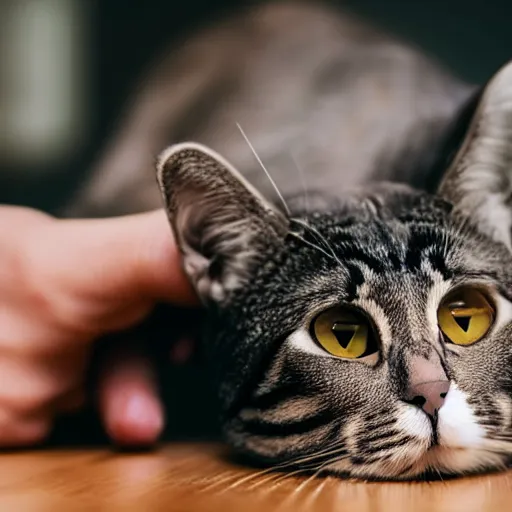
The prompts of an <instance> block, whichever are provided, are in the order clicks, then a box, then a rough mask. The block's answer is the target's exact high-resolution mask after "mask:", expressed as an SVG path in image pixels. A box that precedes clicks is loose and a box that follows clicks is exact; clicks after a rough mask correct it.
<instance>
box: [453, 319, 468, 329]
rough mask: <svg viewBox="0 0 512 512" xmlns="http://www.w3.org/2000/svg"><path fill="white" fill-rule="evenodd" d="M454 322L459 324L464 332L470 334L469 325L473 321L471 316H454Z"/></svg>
mask: <svg viewBox="0 0 512 512" xmlns="http://www.w3.org/2000/svg"><path fill="white" fill-rule="evenodd" d="M453 318H454V320H455V321H456V322H457V324H458V326H459V327H460V328H461V329H462V330H463V331H464V332H468V329H469V323H470V321H471V317H470V316H454V317H453Z"/></svg>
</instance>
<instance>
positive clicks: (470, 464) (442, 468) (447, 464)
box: [406, 446, 504, 478]
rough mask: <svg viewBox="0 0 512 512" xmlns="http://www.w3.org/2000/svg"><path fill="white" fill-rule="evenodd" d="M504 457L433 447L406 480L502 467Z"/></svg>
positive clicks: (459, 449) (462, 449)
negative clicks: (430, 473) (425, 475)
mask: <svg viewBox="0 0 512 512" xmlns="http://www.w3.org/2000/svg"><path fill="white" fill-rule="evenodd" d="M503 465H504V456H503V455H501V454H498V453H493V452H489V451H485V450H478V449H471V448H449V447H446V446H433V447H432V448H430V449H429V450H427V451H426V452H425V454H424V455H423V457H421V458H420V459H419V460H418V463H417V464H416V465H415V466H414V468H413V469H412V470H411V472H410V473H409V474H408V475H407V476H406V478H407V477H408V478H413V477H414V476H415V475H420V474H422V473H425V472H427V471H429V472H433V473H438V474H441V475H464V474H468V473H477V472H481V471H486V470H491V469H497V468H500V467H503Z"/></svg>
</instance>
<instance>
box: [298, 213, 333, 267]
mask: <svg viewBox="0 0 512 512" xmlns="http://www.w3.org/2000/svg"><path fill="white" fill-rule="evenodd" d="M290 220H291V221H293V222H296V223H297V224H300V225H301V226H303V227H304V228H306V229H309V231H310V232H311V233H313V234H314V235H316V236H317V237H318V238H319V239H320V241H321V242H323V243H324V244H325V246H326V247H327V249H329V251H330V253H331V255H332V257H333V258H334V259H335V260H336V261H337V262H338V263H339V264H340V265H342V263H341V261H340V259H339V258H338V256H336V253H335V252H334V249H333V247H332V246H331V245H330V244H329V242H328V241H327V239H326V238H325V237H324V236H323V235H322V233H320V231H318V230H317V229H316V228H314V227H313V226H310V225H309V224H308V223H307V222H306V221H304V220H302V219H297V218H292V219H290Z"/></svg>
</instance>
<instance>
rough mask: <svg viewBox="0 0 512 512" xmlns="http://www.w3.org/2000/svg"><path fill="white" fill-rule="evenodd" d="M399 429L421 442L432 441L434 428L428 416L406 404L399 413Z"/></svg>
mask: <svg viewBox="0 0 512 512" xmlns="http://www.w3.org/2000/svg"><path fill="white" fill-rule="evenodd" d="M398 427H399V428H400V430H402V431H403V432H404V433H406V434H408V435H410V436H411V437H414V438H416V439H421V440H430V438H431V437H432V426H431V423H430V421H429V419H428V418H427V415H426V414H425V413H424V412H423V411H422V410H420V409H418V408H417V407H416V406H414V405H407V404H404V406H403V407H401V410H400V412H399V413H398Z"/></svg>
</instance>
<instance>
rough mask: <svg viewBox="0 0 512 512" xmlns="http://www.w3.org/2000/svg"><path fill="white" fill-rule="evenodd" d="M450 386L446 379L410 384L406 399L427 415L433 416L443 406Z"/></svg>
mask: <svg viewBox="0 0 512 512" xmlns="http://www.w3.org/2000/svg"><path fill="white" fill-rule="evenodd" d="M449 387H450V382H449V381H448V380H441V381H433V382H424V383H422V384H416V385H413V386H410V388H409V392H408V394H407V395H408V396H407V398H406V401H407V402H408V403H410V404H411V405H416V406H417V407H419V408H420V409H422V410H423V411H425V412H426V413H427V414H428V415H429V416H435V414H436V413H437V411H438V410H439V409H440V408H441V407H442V406H443V404H444V401H445V398H446V394H447V393H448V389H449Z"/></svg>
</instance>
